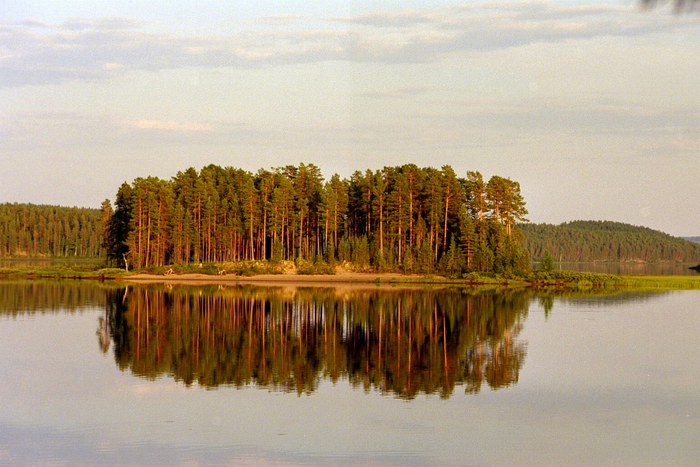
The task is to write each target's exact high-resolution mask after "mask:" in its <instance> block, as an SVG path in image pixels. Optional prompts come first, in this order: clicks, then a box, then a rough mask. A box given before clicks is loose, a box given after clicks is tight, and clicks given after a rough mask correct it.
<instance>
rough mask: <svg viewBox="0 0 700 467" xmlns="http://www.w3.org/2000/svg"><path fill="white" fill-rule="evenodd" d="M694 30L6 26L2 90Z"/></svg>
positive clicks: (586, 18) (419, 17)
mask: <svg viewBox="0 0 700 467" xmlns="http://www.w3.org/2000/svg"><path fill="white" fill-rule="evenodd" d="M689 24H693V25H694V24H695V22H694V21H692V20H690V19H681V18H678V17H676V16H674V17H673V18H672V19H669V18H668V15H665V16H662V15H660V14H658V13H656V12H646V13H639V12H637V11H636V10H635V9H634V8H631V7H621V6H619V5H591V6H564V5H558V4H555V3H552V2H505V3H481V4H467V5H463V6H455V7H446V8H434V9H423V10H404V11H389V12H381V11H380V12H375V13H370V14H365V15H360V16H354V17H353V16H348V17H345V18H326V19H318V18H312V17H308V18H302V17H280V18H261V20H260V22H258V23H255V24H250V23H247V22H243V23H242V25H243V26H246V25H247V26H248V27H249V29H247V30H244V31H242V32H237V33H234V34H232V35H230V36H226V37H221V36H209V37H198V36H189V37H188V36H178V35H168V34H163V33H151V32H147V29H146V28H147V26H148V25H147V24H144V23H143V22H141V21H138V20H134V19H130V18H97V19H84V18H75V19H70V20H68V21H66V22H65V23H63V24H61V25H51V24H47V23H45V22H43V21H42V20H40V19H28V20H26V21H23V22H19V23H7V24H0V44H3V45H2V46H0V57H1V58H0V86H18V85H31V84H43V83H56V82H61V81H65V80H70V79H108V78H110V77H111V75H112V73H111V72H113V71H114V70H115V68H114V65H113V64H119V68H120V69H122V70H124V71H130V70H151V71H155V70H163V69H175V68H181V67H188V66H200V67H258V66H261V65H270V64H279V63H308V62H318V61H329V60H341V61H356V62H385V63H397V62H403V63H410V62H429V61H434V60H437V59H439V58H440V56H441V55H442V54H445V53H452V52H460V51H475V50H481V51H484V50H497V49H503V48H510V47H519V46H524V45H529V44H533V43H538V42H545V43H546V42H560V41H564V40H571V39H578V38H591V37H599V36H628V35H643V34H651V33H654V32H657V31H663V30H670V28H680V27H685V26H688V25H689Z"/></svg>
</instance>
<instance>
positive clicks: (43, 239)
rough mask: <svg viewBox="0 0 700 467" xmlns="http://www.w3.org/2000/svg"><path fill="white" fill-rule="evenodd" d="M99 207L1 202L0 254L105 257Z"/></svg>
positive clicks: (14, 255)
mask: <svg viewBox="0 0 700 467" xmlns="http://www.w3.org/2000/svg"><path fill="white" fill-rule="evenodd" d="M101 216H102V213H101V212H100V210H99V209H88V208H68V207H60V206H45V205H35V204H17V203H4V204H0V257H32V258H41V257H51V258H100V257H104V256H105V254H106V250H105V248H104V245H103V244H104V227H103V225H104V221H105V219H102V217H101Z"/></svg>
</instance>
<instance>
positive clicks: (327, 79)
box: [0, 0, 700, 236]
mask: <svg viewBox="0 0 700 467" xmlns="http://www.w3.org/2000/svg"><path fill="white" fill-rule="evenodd" d="M699 51H700V14H696V13H689V14H674V13H673V12H672V11H670V9H668V8H657V9H654V10H641V9H640V8H639V5H638V3H637V2H635V1H633V0H610V1H604V0H601V1H596V2H583V1H546V0H536V1H535V0H532V1H531V0H520V1H509V0H504V1H462V2H460V1H450V2H447V1H439V0H436V1H427V0H403V1H392V0H388V1H381V2H379V1H371V0H359V1H353V0H345V1H338V0H325V1H312V2H309V1H279V2H278V1H276V2H270V1H235V2H233V1H205V0H200V1H197V2H194V1H189V2H187V1H173V0H167V1H165V0H152V1H120V2H117V1H105V0H102V1H85V0H74V1H65V2H63V1H33V0H29V1H22V0H20V1H13V2H8V4H7V5H3V8H2V9H0V202H22V203H24V202H29V203H35V204H58V205H64V206H82V207H94V208H98V207H99V206H100V204H101V202H102V201H103V200H104V199H110V200H113V199H114V196H115V194H116V191H117V189H118V187H119V185H120V184H121V183H122V182H124V181H127V182H131V181H133V180H134V179H135V178H137V177H146V176H157V177H161V178H164V179H169V178H170V177H172V176H174V175H175V174H177V172H178V171H182V170H185V169H187V168H189V167H194V168H196V169H201V168H202V167H204V166H206V165H209V164H217V165H220V166H232V167H239V168H243V169H245V170H249V171H251V172H257V171H258V170H259V169H261V168H264V169H270V168H273V167H279V166H284V165H288V164H293V165H297V164H299V163H302V162H303V163H313V164H315V165H317V166H318V167H319V168H320V169H321V171H322V173H323V175H324V176H325V178H326V179H330V177H331V176H332V175H333V174H335V173H338V174H339V175H341V176H343V177H349V176H350V175H351V174H352V173H353V172H354V171H356V170H362V171H364V170H365V169H372V170H376V169H380V168H382V167H385V166H397V165H403V164H407V163H415V164H417V165H419V166H430V167H436V168H440V167H441V166H443V165H446V164H447V165H450V166H452V167H453V168H454V170H455V171H456V173H457V174H458V175H460V176H466V173H467V171H470V170H478V171H480V172H481V173H482V174H483V175H484V177H485V178H488V177H490V176H492V175H499V176H502V177H508V178H511V179H513V180H515V181H517V182H519V183H520V186H521V191H522V194H523V196H524V198H525V201H526V203H527V208H528V210H529V213H530V214H529V216H528V219H529V220H530V221H532V222H538V223H539V222H547V223H553V224H558V223H561V222H567V221H572V220H577V219H594V220H612V221H619V222H626V223H631V224H634V225H642V226H646V227H650V228H653V229H657V230H661V231H663V232H667V233H670V234H672V235H676V236H691V235H700V215H699V214H700V207H699V205H698V202H697V195H696V193H695V187H696V186H697V183H698V180H700V85H699V84H698V76H700V59H698V57H699V56H698V52H699Z"/></svg>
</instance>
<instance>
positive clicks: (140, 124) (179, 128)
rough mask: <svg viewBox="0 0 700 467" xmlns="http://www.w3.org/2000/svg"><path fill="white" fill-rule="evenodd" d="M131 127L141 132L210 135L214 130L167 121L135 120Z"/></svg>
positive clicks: (190, 123) (189, 123)
mask: <svg viewBox="0 0 700 467" xmlns="http://www.w3.org/2000/svg"><path fill="white" fill-rule="evenodd" d="M133 126H135V127H136V128H139V129H142V130H165V131H174V132H188V133H189V132H194V133H201V132H205V133H211V132H213V131H214V128H213V127H212V126H211V125H207V124H204V123H198V122H173V121H167V120H137V121H135V122H133Z"/></svg>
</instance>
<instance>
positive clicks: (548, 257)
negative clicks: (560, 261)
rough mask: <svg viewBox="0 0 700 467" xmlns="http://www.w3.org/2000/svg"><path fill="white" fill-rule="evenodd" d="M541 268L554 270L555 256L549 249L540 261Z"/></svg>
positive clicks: (546, 270)
mask: <svg viewBox="0 0 700 467" xmlns="http://www.w3.org/2000/svg"><path fill="white" fill-rule="evenodd" d="M540 270H541V271H545V272H550V271H553V270H554V257H553V256H552V254H551V253H550V252H549V250H544V256H543V257H542V260H541V261H540Z"/></svg>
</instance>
